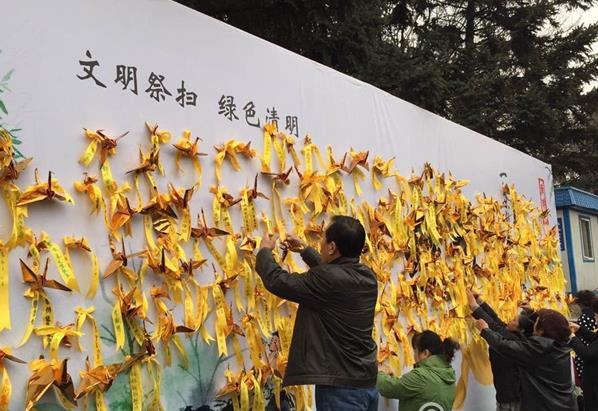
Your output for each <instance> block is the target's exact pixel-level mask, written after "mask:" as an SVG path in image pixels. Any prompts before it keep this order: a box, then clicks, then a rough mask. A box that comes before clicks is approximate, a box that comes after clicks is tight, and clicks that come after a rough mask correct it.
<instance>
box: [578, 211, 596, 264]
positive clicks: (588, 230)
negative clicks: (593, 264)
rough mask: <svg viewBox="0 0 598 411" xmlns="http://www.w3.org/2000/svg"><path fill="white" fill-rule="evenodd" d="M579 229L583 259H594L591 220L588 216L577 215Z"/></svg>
mask: <svg viewBox="0 0 598 411" xmlns="http://www.w3.org/2000/svg"><path fill="white" fill-rule="evenodd" d="M579 231H580V233H581V252H582V254H583V259H584V261H593V260H594V246H593V244H592V220H591V219H590V217H585V216H579Z"/></svg>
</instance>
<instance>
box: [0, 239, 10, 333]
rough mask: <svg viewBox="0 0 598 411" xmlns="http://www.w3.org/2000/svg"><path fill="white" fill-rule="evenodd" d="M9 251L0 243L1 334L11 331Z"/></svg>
mask: <svg viewBox="0 0 598 411" xmlns="http://www.w3.org/2000/svg"><path fill="white" fill-rule="evenodd" d="M10 325H11V324H10V288H9V277H8V249H7V248H6V246H5V245H4V244H2V243H1V242H0V332H1V331H2V330H9V329H10Z"/></svg>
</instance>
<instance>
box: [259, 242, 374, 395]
mask: <svg viewBox="0 0 598 411" xmlns="http://www.w3.org/2000/svg"><path fill="white" fill-rule="evenodd" d="M301 257H302V258H303V260H304V261H305V263H306V264H307V265H308V266H309V267H310V268H309V270H308V271H307V272H306V273H303V274H296V273H289V272H287V271H285V270H284V269H283V268H281V267H280V265H278V263H276V261H275V260H274V257H273V255H272V251H271V250H270V249H268V248H262V249H261V250H260V251H259V252H258V254H257V258H256V271H257V273H258V274H259V276H260V277H261V279H262V281H263V283H264V286H265V287H266V289H267V290H268V291H270V292H271V293H273V294H275V295H276V296H278V297H280V298H284V299H286V300H289V301H292V302H295V303H298V304H299V308H298V310H297V316H296V319H295V326H294V329H293V338H292V341H291V347H290V350H289V359H288V363H287V367H286V372H285V376H284V380H283V385H284V386H288V385H309V384H315V385H328V386H335V387H353V388H370V387H374V386H375V385H376V375H377V372H378V366H377V361H376V353H377V346H376V343H375V342H374V340H373V338H372V329H373V326H374V314H375V308H376V298H377V296H378V282H377V279H376V275H375V274H374V273H373V272H372V270H371V269H370V268H369V267H367V266H365V265H364V264H361V263H360V262H359V259H358V258H346V257H341V258H338V259H336V260H335V261H332V262H331V263H329V264H323V263H322V260H321V257H320V255H319V254H318V253H317V251H315V250H314V249H313V248H309V247H308V248H306V249H305V250H304V251H303V252H302V253H301Z"/></svg>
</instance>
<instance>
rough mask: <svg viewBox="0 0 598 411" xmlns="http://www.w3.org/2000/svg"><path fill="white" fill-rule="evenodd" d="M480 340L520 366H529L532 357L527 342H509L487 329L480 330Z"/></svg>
mask: <svg viewBox="0 0 598 411" xmlns="http://www.w3.org/2000/svg"><path fill="white" fill-rule="evenodd" d="M481 335H482V338H484V339H485V340H486V342H488V345H489V346H490V347H491V348H493V349H494V350H495V351H496V352H498V353H499V354H502V355H504V356H505V357H508V358H510V359H512V360H513V361H515V362H517V363H518V364H520V365H531V364H532V363H533V360H534V356H533V354H532V351H531V349H530V347H529V344H528V343H527V341H525V340H524V341H518V340H509V339H507V338H505V337H503V336H502V335H501V334H500V333H498V332H496V331H492V330H490V329H488V328H486V329H485V330H482V334H481Z"/></svg>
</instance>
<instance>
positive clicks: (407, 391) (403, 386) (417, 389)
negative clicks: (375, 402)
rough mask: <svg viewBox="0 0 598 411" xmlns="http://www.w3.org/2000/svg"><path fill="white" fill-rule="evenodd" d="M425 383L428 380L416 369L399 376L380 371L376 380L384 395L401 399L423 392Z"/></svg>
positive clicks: (377, 386)
mask: <svg viewBox="0 0 598 411" xmlns="http://www.w3.org/2000/svg"><path fill="white" fill-rule="evenodd" d="M425 385H426V381H425V380H424V378H422V376H421V375H420V373H419V372H418V371H417V370H416V369H414V370H411V371H409V372H408V373H407V374H405V375H403V376H402V377H399V378H397V377H393V376H390V375H388V374H385V373H383V372H379V373H378V380H377V382H376V388H377V389H378V391H379V392H380V394H381V395H382V396H383V397H386V398H397V399H399V400H402V399H405V398H410V397H413V396H415V395H416V394H418V393H421V391H422V389H423V388H424V387H425Z"/></svg>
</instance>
